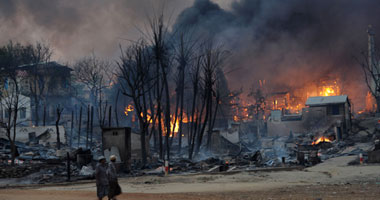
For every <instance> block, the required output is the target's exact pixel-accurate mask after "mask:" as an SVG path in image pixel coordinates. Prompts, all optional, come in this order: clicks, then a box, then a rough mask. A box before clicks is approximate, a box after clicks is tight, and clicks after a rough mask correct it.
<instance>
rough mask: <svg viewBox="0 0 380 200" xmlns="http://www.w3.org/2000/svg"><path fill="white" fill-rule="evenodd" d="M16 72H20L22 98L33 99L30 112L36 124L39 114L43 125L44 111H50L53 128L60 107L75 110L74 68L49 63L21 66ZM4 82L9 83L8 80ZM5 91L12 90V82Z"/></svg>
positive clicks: (4, 85)
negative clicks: (37, 114) (57, 107)
mask: <svg viewBox="0 0 380 200" xmlns="http://www.w3.org/2000/svg"><path fill="white" fill-rule="evenodd" d="M2 70H4V69H2ZM12 70H16V74H17V79H18V82H19V87H20V91H21V94H22V95H23V96H25V97H28V98H29V99H30V109H29V108H28V110H30V112H31V118H32V119H31V121H32V122H33V123H35V120H36V119H35V116H36V114H35V113H36V112H39V120H38V121H39V125H41V124H42V120H43V115H44V110H45V111H46V116H45V118H46V123H47V124H49V122H50V123H52V122H54V121H55V118H56V114H55V108H56V106H57V105H58V104H60V105H61V106H62V107H66V108H71V105H72V96H73V93H74V90H73V89H72V87H71V71H72V69H71V68H69V67H67V66H65V65H61V64H58V63H57V62H47V63H38V64H27V65H21V66H19V67H17V68H16V69H12ZM5 74H6V73H5ZM2 78H3V79H4V80H7V77H2ZM1 88H2V89H3V90H10V89H12V85H11V82H10V83H9V85H8V83H7V81H5V83H2V85H1ZM37 104H38V106H37ZM36 106H37V107H38V110H36V109H35V108H36ZM63 117H64V116H63Z"/></svg>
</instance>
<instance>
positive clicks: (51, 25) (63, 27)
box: [0, 0, 232, 62]
mask: <svg viewBox="0 0 380 200" xmlns="http://www.w3.org/2000/svg"><path fill="white" fill-rule="evenodd" d="M193 1H194V0H78V1H77V0H59V1H58V0H31V1H29V0H12V1H9V0H0V43H1V44H4V43H6V42H7V41H9V40H13V41H19V42H34V41H44V42H47V43H49V44H50V45H51V46H52V47H53V48H54V50H55V59H57V60H59V61H61V62H71V61H72V60H75V59H77V58H79V57H81V56H84V55H88V54H89V53H91V52H92V51H94V52H95V53H96V54H98V55H99V56H103V57H110V56H111V57H115V56H117V55H116V54H117V53H118V51H117V50H118V44H119V43H125V40H124V39H132V40H136V39H137V38H138V37H140V35H141V34H140V32H139V29H143V28H144V27H146V24H147V19H148V16H149V17H151V16H152V15H153V13H155V12H156V13H157V12H160V11H161V10H164V11H165V13H166V16H168V18H169V17H170V21H171V22H172V23H174V21H175V18H176V17H177V15H178V13H180V12H181V11H182V10H183V9H184V8H186V7H189V6H191V5H192V3H193ZM214 1H215V2H218V3H220V4H221V6H222V7H224V8H227V7H228V5H229V3H228V2H229V1H232V0H214Z"/></svg>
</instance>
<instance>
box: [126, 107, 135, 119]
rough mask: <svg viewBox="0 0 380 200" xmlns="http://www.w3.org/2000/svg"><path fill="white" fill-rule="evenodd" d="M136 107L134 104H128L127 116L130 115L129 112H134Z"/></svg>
mask: <svg viewBox="0 0 380 200" xmlns="http://www.w3.org/2000/svg"><path fill="white" fill-rule="evenodd" d="M134 110H135V108H134V107H133V106H132V105H128V106H127V107H125V108H124V114H125V116H128V113H129V112H133V111H134Z"/></svg>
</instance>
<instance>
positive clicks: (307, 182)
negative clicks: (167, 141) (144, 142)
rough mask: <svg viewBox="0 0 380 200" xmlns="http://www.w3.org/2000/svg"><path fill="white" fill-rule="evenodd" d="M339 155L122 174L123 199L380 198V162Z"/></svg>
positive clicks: (80, 190)
mask: <svg viewBox="0 0 380 200" xmlns="http://www.w3.org/2000/svg"><path fill="white" fill-rule="evenodd" d="M355 158H356V157H355V156H346V157H338V158H334V159H330V160H327V161H325V162H324V163H322V164H319V165H316V166H314V167H311V168H307V169H305V170H302V171H280V172H242V173H238V174H233V175H221V174H218V175H171V176H169V177H158V176H143V177H135V178H123V179H120V185H121V187H122V189H123V191H124V192H125V193H124V194H123V195H121V196H120V197H119V199H135V200H140V199H141V200H142V199H144V200H146V199H155V200H161V199H165V200H168V199H173V200H174V199H176V200H179V199H185V200H187V199H189V200H190V199H208V200H214V199H215V200H216V199H218V200H219V199H231V200H235V199H238V200H240V199H314V200H315V199H345V200H347V199H380V165H364V166H348V165H347V163H348V162H349V161H351V160H353V159H355ZM95 190H96V188H95V184H94V183H83V184H75V185H66V186H49V187H40V188H31V189H24V190H13V189H5V190H0V200H14V199H28V200H34V199H38V200H44V199H49V200H51V199H53V200H55V199H56V200H66V199H70V200H71V199H83V200H86V199H96V196H95Z"/></svg>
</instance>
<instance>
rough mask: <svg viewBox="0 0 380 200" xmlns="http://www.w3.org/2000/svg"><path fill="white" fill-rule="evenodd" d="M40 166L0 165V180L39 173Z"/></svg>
mask: <svg viewBox="0 0 380 200" xmlns="http://www.w3.org/2000/svg"><path fill="white" fill-rule="evenodd" d="M41 167H42V164H37V165H16V166H10V165H7V164H1V165H0V178H21V177H24V176H27V175H29V174H32V173H35V172H39V171H40V168H41Z"/></svg>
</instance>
